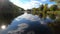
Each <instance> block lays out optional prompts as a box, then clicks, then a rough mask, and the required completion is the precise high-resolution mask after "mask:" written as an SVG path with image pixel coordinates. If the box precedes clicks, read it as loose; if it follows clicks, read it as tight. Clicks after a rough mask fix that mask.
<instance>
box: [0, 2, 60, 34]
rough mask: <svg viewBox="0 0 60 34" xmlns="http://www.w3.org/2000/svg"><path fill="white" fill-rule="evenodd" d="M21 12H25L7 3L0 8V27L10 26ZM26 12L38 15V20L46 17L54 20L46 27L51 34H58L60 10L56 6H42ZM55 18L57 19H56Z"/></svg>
mask: <svg viewBox="0 0 60 34" xmlns="http://www.w3.org/2000/svg"><path fill="white" fill-rule="evenodd" d="M23 11H25V10H24V9H23V8H21V7H18V6H16V5H14V4H12V3H11V2H8V3H7V4H5V5H4V6H2V8H1V7H0V22H1V23H0V25H1V24H3V23H5V24H10V23H11V21H12V20H13V19H14V18H15V17H17V16H19V15H21V14H23V13H24V12H23ZM28 11H32V12H31V13H32V14H34V15H38V16H39V17H40V18H46V16H47V15H48V16H49V17H50V18H51V19H53V20H55V22H53V23H49V24H48V26H49V27H51V29H52V31H53V34H58V33H60V32H58V31H59V30H60V28H59V26H60V8H59V7H58V6H57V5H52V6H50V7H48V4H45V5H43V4H42V5H40V7H38V8H32V9H28ZM56 16H58V17H59V18H58V19H56Z"/></svg>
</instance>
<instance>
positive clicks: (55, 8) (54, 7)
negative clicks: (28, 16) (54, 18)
mask: <svg viewBox="0 0 60 34" xmlns="http://www.w3.org/2000/svg"><path fill="white" fill-rule="evenodd" d="M57 9H58V6H57V5H52V6H51V7H50V11H56V10H57Z"/></svg>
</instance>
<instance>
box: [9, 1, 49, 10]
mask: <svg viewBox="0 0 60 34" xmlns="http://www.w3.org/2000/svg"><path fill="white" fill-rule="evenodd" d="M10 1H11V2H12V3H13V4H15V5H17V6H19V7H22V8H24V9H25V10H27V9H31V8H34V7H39V5H41V4H45V3H46V2H48V0H26V1H25V0H10ZM44 2H45V3H44Z"/></svg>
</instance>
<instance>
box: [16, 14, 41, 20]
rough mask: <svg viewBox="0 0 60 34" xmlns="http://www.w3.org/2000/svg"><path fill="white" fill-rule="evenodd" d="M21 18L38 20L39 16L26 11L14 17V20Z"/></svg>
mask: <svg viewBox="0 0 60 34" xmlns="http://www.w3.org/2000/svg"><path fill="white" fill-rule="evenodd" d="M21 18H25V19H27V20H31V21H38V20H40V18H39V17H38V16H35V15H32V14H27V13H24V14H23V15H21V16H18V17H17V18H16V20H17V21H20V19H21Z"/></svg>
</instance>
